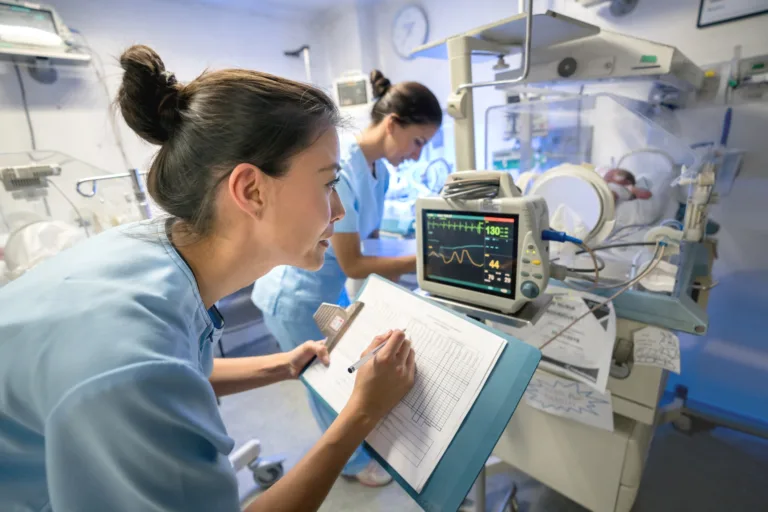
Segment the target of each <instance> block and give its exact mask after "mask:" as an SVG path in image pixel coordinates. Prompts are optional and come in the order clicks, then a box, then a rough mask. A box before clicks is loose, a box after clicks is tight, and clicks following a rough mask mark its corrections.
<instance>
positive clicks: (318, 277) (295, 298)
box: [251, 138, 389, 322]
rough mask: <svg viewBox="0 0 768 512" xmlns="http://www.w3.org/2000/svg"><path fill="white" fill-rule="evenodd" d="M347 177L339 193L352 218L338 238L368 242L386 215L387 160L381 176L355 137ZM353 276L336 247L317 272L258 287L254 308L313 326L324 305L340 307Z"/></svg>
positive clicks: (345, 154) (346, 151) (282, 270)
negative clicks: (353, 237)
mask: <svg viewBox="0 0 768 512" xmlns="http://www.w3.org/2000/svg"><path fill="white" fill-rule="evenodd" d="M340 164H341V172H340V173H339V178H340V181H339V184H338V185H337V186H336V191H337V192H338V193H339V197H340V198H341V202H342V204H343V205H344V209H345V210H346V214H345V215H344V218H343V219H341V220H340V221H338V222H336V224H335V225H334V231H335V232H336V233H359V234H360V239H361V240H365V239H367V238H368V237H370V236H371V234H372V233H373V232H374V231H376V230H377V229H379V226H380V225H381V220H382V218H383V216H384V196H386V194H387V188H388V187H389V171H388V170H387V167H386V165H384V163H383V162H381V161H376V162H374V166H375V171H376V172H375V174H376V175H375V176H374V173H372V172H371V168H370V166H369V165H368V162H367V161H366V159H365V156H364V155H363V151H362V150H361V149H360V145H359V144H358V143H357V141H356V140H355V139H353V138H348V139H344V140H342V154H341V161H340ZM346 280H347V276H346V275H345V274H344V271H343V270H341V266H340V265H339V262H338V260H337V259H336V255H335V254H334V252H333V248H332V247H331V248H329V249H328V250H327V251H326V254H325V263H324V264H323V267H322V268H321V269H320V270H318V271H317V272H310V271H308V270H303V269H300V268H296V267H287V266H283V267H277V268H276V269H274V270H273V271H272V272H270V273H269V274H267V275H266V276H264V277H262V278H261V279H259V280H258V281H256V284H255V285H254V287H253V294H252V297H251V298H252V299H253V303H254V304H255V305H256V307H258V308H259V309H261V310H262V312H264V313H265V314H267V315H271V316H280V317H283V318H290V319H292V320H296V321H309V322H312V321H313V320H312V315H313V314H314V312H315V310H316V309H317V307H318V306H319V305H320V304H321V303H322V302H329V303H331V304H335V303H336V302H337V301H338V300H339V297H340V296H341V292H342V290H343V289H344V283H345V282H346Z"/></svg>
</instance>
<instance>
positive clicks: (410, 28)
mask: <svg viewBox="0 0 768 512" xmlns="http://www.w3.org/2000/svg"><path fill="white" fill-rule="evenodd" d="M414 25H415V23H414V22H410V23H406V24H405V30H406V31H407V32H406V34H405V38H406V39H408V37H410V35H411V32H413V26H414Z"/></svg>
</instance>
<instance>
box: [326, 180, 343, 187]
mask: <svg viewBox="0 0 768 512" xmlns="http://www.w3.org/2000/svg"><path fill="white" fill-rule="evenodd" d="M340 181H341V178H336V179H335V180H333V181H331V182H329V183H328V184H327V185H326V187H328V188H329V189H330V190H333V189H335V188H336V185H338V184H339V182H340Z"/></svg>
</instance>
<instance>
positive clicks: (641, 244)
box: [550, 242, 656, 272]
mask: <svg viewBox="0 0 768 512" xmlns="http://www.w3.org/2000/svg"><path fill="white" fill-rule="evenodd" d="M651 246H654V247H655V246H656V242H621V243H616V244H609V245H601V246H600V247H593V248H592V252H599V251H607V250H608V249H618V248H620V247H651ZM585 252H587V251H585V250H581V251H578V252H577V253H576V256H578V255H580V254H584V253H585ZM559 259H560V257H559V256H558V257H557V258H552V259H551V260H550V262H553V261H557V260H559ZM598 260H599V261H602V260H601V259H600V258H598ZM604 268H605V263H603V266H602V267H601V268H600V270H603V269H604ZM566 270H569V271H571V272H592V271H594V269H591V268H582V269H577V268H567V267H566Z"/></svg>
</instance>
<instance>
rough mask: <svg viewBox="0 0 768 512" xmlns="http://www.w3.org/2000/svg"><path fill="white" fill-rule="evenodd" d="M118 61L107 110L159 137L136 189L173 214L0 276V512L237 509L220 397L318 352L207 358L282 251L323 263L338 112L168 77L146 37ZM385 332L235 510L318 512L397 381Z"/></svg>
mask: <svg viewBox="0 0 768 512" xmlns="http://www.w3.org/2000/svg"><path fill="white" fill-rule="evenodd" d="M120 62H121V65H122V67H123V69H124V70H125V74H124V76H123V82H122V86H121V88H120V93H119V98H118V101H119V105H120V108H121V111H122V113H123V116H124V118H125V120H126V122H127V124H128V126H130V127H131V128H132V129H133V130H134V131H135V132H136V133H137V134H138V135H139V136H140V137H142V138H143V139H145V140H146V141H148V142H150V143H153V144H157V145H159V146H160V150H159V152H158V153H157V155H156V157H155V159H154V160H153V162H152V166H151V169H150V174H149V177H148V188H149V191H150V194H151V195H152V197H153V199H154V200H155V201H156V202H157V204H158V205H159V206H160V207H162V208H163V209H164V210H165V211H166V212H167V213H168V214H169V218H168V219H167V220H166V221H162V222H149V223H139V224H134V225H129V226H124V227H120V228H116V229H113V230H110V231H107V232H105V233H103V234H101V235H98V236H96V237H93V238H90V239H89V240H87V241H84V242H81V243H80V244H78V245H76V246H74V247H73V248H71V249H69V250H67V251H64V252H62V253H61V254H59V255H57V256H56V257H54V258H52V259H50V260H48V261H45V262H43V263H41V264H40V265H38V266H37V267H35V268H33V269H32V270H31V271H29V272H28V273H26V274H25V275H23V276H21V277H20V278H19V279H17V280H16V281H13V282H11V283H10V284H8V285H6V286H5V287H3V288H2V289H0V510H3V511H13V512H19V511H35V512H38V511H50V510H53V511H55V512H69V511H78V512H79V511H110V512H121V511H125V512H135V511H139V510H141V511H161V510H162V511H167V510H179V511H186V512H190V511H191V512H196V511H199V512H211V511H228V512H235V511H239V510H240V505H239V500H238V491H237V482H236V479H235V475H234V471H233V468H232V466H231V464H230V463H229V460H228V458H227V455H228V454H229V452H230V451H231V450H232V447H233V444H234V443H233V441H232V439H231V438H230V437H229V436H228V435H227V432H226V429H225V427H224V424H223V423H222V420H221V417H220V416H219V411H218V408H217V404H216V395H226V394H230V393H235V392H238V391H243V390H246V389H251V388H255V387H259V386H264V385H267V384H270V383H273V382H277V381H280V380H285V379H293V378H296V377H297V375H298V372H299V370H300V369H301V368H302V367H303V366H304V365H305V364H306V363H307V362H308V361H309V360H310V359H311V358H312V357H314V356H318V357H319V358H320V360H321V361H323V362H324V363H326V364H327V362H328V353H327V351H326V349H325V347H324V346H323V345H322V344H321V343H315V342H308V343H304V344H301V345H299V346H297V347H296V348H295V349H294V350H292V351H290V352H287V353H281V354H276V355H271V356H266V357H253V358H242V359H235V360H227V359H224V360H220V359H213V357H212V347H213V345H214V344H215V343H216V342H217V340H218V339H219V336H220V335H221V329H222V318H221V317H220V316H219V314H218V311H217V310H216V307H215V306H214V304H215V303H216V302H217V301H218V300H220V299H221V298H223V297H225V296H227V295H229V294H231V293H234V292H235V291H237V290H239V289H241V288H243V287H245V286H247V285H248V284H250V283H252V282H254V281H255V280H256V279H258V278H259V277H260V276H262V275H264V274H266V273H267V272H269V271H270V270H271V269H272V268H274V267H276V266H278V265H294V266H297V267H301V268H305V269H308V270H316V269H318V268H320V267H321V266H322V263H323V255H324V253H325V251H326V249H327V247H328V246H329V245H330V242H329V238H330V236H331V234H332V233H333V225H334V224H335V223H336V222H337V221H339V220H340V219H342V218H343V217H344V209H343V207H342V205H341V202H340V201H339V197H338V194H337V193H336V191H335V186H336V184H337V182H338V177H337V172H338V168H339V154H338V147H339V146H338V137H337V133H336V125H337V123H338V122H339V113H338V110H337V109H336V107H335V106H334V104H333V102H332V101H331V100H330V99H329V98H328V97H327V96H326V95H325V94H324V93H323V92H321V91H319V90H317V89H315V88H313V87H311V86H308V85H305V84H300V83H297V82H293V81H290V80H286V79H283V78H279V77H275V76H272V75H268V74H264V73H258V72H255V71H246V70H237V69H234V70H224V71H216V72H208V73H204V74H203V75H201V76H199V77H198V78H197V79H195V80H193V81H192V82H190V83H188V84H186V85H183V84H180V83H178V82H177V81H176V79H175V78H174V76H173V74H171V73H168V72H166V70H165V66H164V64H163V62H162V61H161V60H160V58H159V57H158V55H157V54H156V53H155V52H154V51H152V50H151V49H149V48H147V47H144V46H134V47H131V48H130V49H129V50H127V51H126V52H125V53H124V54H123V55H122V57H121V60H120ZM381 343H386V346H385V347H384V348H383V349H382V350H381V351H379V352H378V354H377V356H376V358H375V364H376V368H375V372H374V371H373V361H372V362H371V363H369V364H367V365H365V366H363V367H362V368H361V369H360V370H359V372H358V375H357V376H356V380H355V388H354V392H353V394H352V397H351V398H350V400H349V403H348V404H347V406H346V407H345V408H344V410H343V411H342V412H341V413H340V414H339V417H338V419H337V420H336V421H334V422H333V424H332V425H331V427H330V428H329V429H328V430H327V431H326V432H325V433H324V434H323V436H322V437H321V438H320V440H319V441H318V443H317V444H316V445H315V446H314V447H313V448H312V449H311V450H310V451H309V453H308V454H307V455H306V456H305V457H304V458H303V459H302V460H301V461H300V462H299V463H298V464H297V465H296V466H295V467H294V468H293V469H292V470H291V471H289V472H288V473H287V474H286V475H285V476H284V477H283V478H282V479H281V480H279V481H278V482H277V483H276V484H275V485H274V486H273V487H271V488H270V489H269V490H267V491H266V492H264V493H263V494H262V495H261V496H260V497H259V498H258V499H257V500H256V501H255V502H254V503H253V504H252V505H250V506H249V508H248V510H249V511H251V512H255V511H262V510H264V511H266V510H269V511H272V510H286V511H305V510H317V508H318V507H319V506H320V504H321V502H322V500H323V499H324V497H325V496H326V494H327V493H328V491H329V490H330V488H331V486H332V485H333V482H334V481H335V480H336V478H337V476H338V475H339V474H340V472H341V470H342V468H343V466H344V464H345V463H346V461H347V460H348V459H349V457H350V456H351V455H352V453H353V452H354V450H355V449H356V448H357V446H359V444H360V443H361V442H362V441H363V439H364V438H365V437H366V436H367V435H368V434H369V433H370V432H371V430H372V428H373V427H374V426H375V425H376V423H377V422H378V421H379V420H380V419H381V418H382V417H383V416H384V415H385V414H386V413H387V412H389V410H390V409H391V408H392V407H393V406H394V405H395V404H397V402H398V401H399V400H400V399H401V398H402V397H403V396H404V395H405V394H406V393H407V392H408V390H409V389H410V387H411V386H412V385H413V379H414V371H415V370H414V368H415V367H414V353H413V351H412V350H411V348H410V343H409V342H408V341H407V340H405V338H404V336H403V334H402V332H397V331H396V332H393V333H388V334H387V335H383V336H380V337H378V338H376V339H375V340H374V341H373V342H372V343H371V346H370V347H371V348H373V347H375V346H378V345H379V344H381ZM382 354H383V356H382ZM264 414H269V412H268V411H264Z"/></svg>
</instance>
